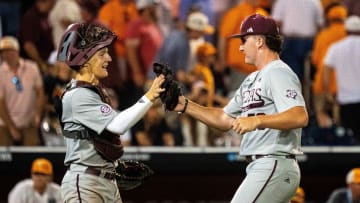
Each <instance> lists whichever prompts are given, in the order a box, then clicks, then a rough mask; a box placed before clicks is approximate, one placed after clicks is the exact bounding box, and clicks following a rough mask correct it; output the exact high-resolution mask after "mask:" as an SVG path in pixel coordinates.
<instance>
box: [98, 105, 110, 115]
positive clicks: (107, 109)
mask: <svg viewBox="0 0 360 203" xmlns="http://www.w3.org/2000/svg"><path fill="white" fill-rule="evenodd" d="M100 111H101V113H103V114H108V113H109V112H110V111H111V108H110V106H108V105H102V106H101V107H100Z"/></svg>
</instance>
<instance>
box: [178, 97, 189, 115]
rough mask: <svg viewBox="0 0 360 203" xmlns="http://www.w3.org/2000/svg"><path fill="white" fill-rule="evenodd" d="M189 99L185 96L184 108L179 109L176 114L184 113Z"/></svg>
mask: <svg viewBox="0 0 360 203" xmlns="http://www.w3.org/2000/svg"><path fill="white" fill-rule="evenodd" d="M188 103H189V100H188V99H187V98H185V104H184V108H183V110H181V111H179V112H178V114H183V113H185V111H186V109H187V106H188Z"/></svg>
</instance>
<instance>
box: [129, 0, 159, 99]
mask: <svg viewBox="0 0 360 203" xmlns="http://www.w3.org/2000/svg"><path fill="white" fill-rule="evenodd" d="M157 6H158V3H157V2H156V1H155V0H138V1H137V2H136V8H137V9H138V13H139V17H138V18H136V19H134V20H132V21H130V22H129V24H128V26H127V29H126V34H125V47H126V53H127V59H128V62H129V65H130V67H131V73H132V75H131V77H132V80H133V82H134V85H135V87H136V88H141V89H143V87H144V85H145V82H146V78H147V75H148V72H149V70H151V68H152V63H153V61H154V59H155V56H156V54H157V52H158V50H159V49H160V47H161V45H162V43H163V35H162V32H161V30H160V27H159V26H158V24H157V18H158V17H157V15H156V7H157ZM133 91H134V90H133ZM141 94H142V92H140V95H141ZM136 98H138V96H136Z"/></svg>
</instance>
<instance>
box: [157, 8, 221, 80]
mask: <svg viewBox="0 0 360 203" xmlns="http://www.w3.org/2000/svg"><path fill="white" fill-rule="evenodd" d="M213 33H214V27H213V26H211V25H210V24H209V20H208V18H207V16H206V15H205V14H203V13H201V12H193V13H191V14H189V16H188V17H187V20H186V23H185V30H184V31H183V30H174V31H172V32H171V33H170V34H169V35H168V36H167V37H166V38H165V41H164V43H163V46H162V47H161V49H160V51H159V53H158V56H157V60H158V61H160V62H166V63H168V64H169V66H170V67H171V68H172V70H173V71H174V72H175V73H176V78H177V80H179V81H180V82H184V83H186V81H187V79H186V72H187V71H188V70H190V67H189V66H190V58H191V56H190V54H191V48H190V41H191V40H197V39H199V38H202V37H204V36H205V35H207V34H213Z"/></svg>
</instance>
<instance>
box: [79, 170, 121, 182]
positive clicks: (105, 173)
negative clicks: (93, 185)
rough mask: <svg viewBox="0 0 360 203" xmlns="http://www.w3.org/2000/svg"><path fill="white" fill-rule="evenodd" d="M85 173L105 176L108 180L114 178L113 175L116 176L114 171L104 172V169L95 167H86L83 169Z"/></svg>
mask: <svg viewBox="0 0 360 203" xmlns="http://www.w3.org/2000/svg"><path fill="white" fill-rule="evenodd" d="M85 173H87V174H91V175H95V176H99V177H102V178H106V179H109V180H113V179H115V176H116V173H115V172H105V171H102V170H99V169H95V168H91V167H88V168H87V169H86V170H85Z"/></svg>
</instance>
